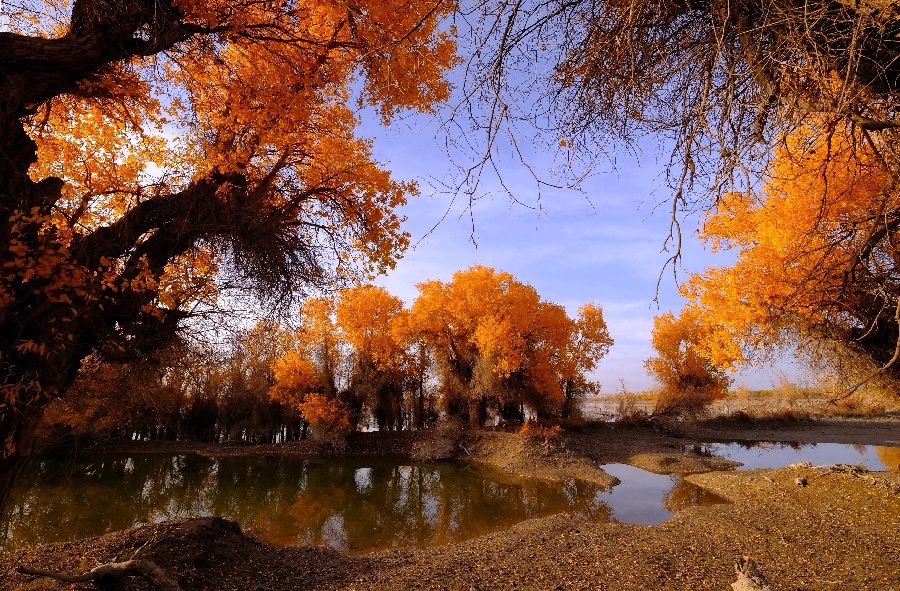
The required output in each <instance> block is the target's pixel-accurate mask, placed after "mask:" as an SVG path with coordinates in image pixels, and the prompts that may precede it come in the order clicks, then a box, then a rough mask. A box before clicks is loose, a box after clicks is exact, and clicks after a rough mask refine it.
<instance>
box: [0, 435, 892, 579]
mask: <svg viewBox="0 0 900 591" xmlns="http://www.w3.org/2000/svg"><path fill="white" fill-rule="evenodd" d="M370 435H371V436H365V437H363V436H360V437H358V438H357V439H356V440H354V439H353V438H351V440H350V441H348V442H347V445H346V447H344V448H343V449H342V450H339V453H341V454H345V455H400V456H410V457H412V456H414V455H415V454H416V452H417V451H418V450H421V449H422V447H423V443H424V444H427V446H426V447H428V448H430V449H441V445H437V444H435V443H434V442H430V443H429V442H423V440H422V437H423V434H414V433H404V434H394V435H391V434H370ZM898 438H900V422H897V421H896V420H894V421H882V420H876V421H821V422H820V421H804V422H801V423H788V422H771V421H770V422H753V423H746V422H744V423H739V422H728V421H717V422H713V423H707V424H701V425H685V424H669V425H657V426H656V427H655V428H649V427H645V426H632V427H612V426H606V425H604V426H600V427H597V428H590V429H585V430H582V431H575V432H570V433H567V434H566V435H565V436H564V437H561V438H559V439H558V440H553V441H550V442H543V441H540V440H528V441H526V440H523V439H522V438H521V437H518V436H517V435H515V434H511V433H493V432H488V433H467V434H464V435H463V436H462V438H461V439H460V440H459V441H456V444H458V448H457V450H456V452H455V453H458V454H459V455H460V456H462V457H465V458H467V459H471V460H477V461H481V462H484V463H487V464H491V465H494V466H497V467H500V468H503V469H504V470H507V471H508V472H511V473H515V474H525V475H532V476H540V477H544V478H554V479H572V478H578V479H584V480H591V481H594V482H598V483H604V482H609V479H610V478H611V477H609V476H608V475H606V473H605V472H603V471H602V469H601V468H600V467H599V465H600V464H603V463H620V462H621V463H629V464H632V465H636V466H638V467H642V468H645V469H650V470H653V471H656V472H662V473H666V472H677V473H682V474H693V475H692V476H688V477H687V479H688V480H689V481H691V482H693V483H695V484H697V485H699V486H702V487H704V488H706V489H708V490H710V491H712V492H714V493H715V494H717V495H719V496H721V497H723V498H725V499H727V500H728V501H729V502H728V503H725V504H720V505H714V506H708V507H689V508H687V509H685V510H682V511H681V512H679V513H678V514H677V515H676V516H675V517H674V518H672V519H670V520H669V521H667V522H665V523H663V524H661V525H657V526H653V527H646V526H637V525H626V524H617V523H591V522H586V521H582V520H580V519H578V518H576V517H574V516H571V515H565V514H563V515H556V516H552V517H547V518H542V519H533V520H530V521H526V522H523V523H520V524H518V525H516V526H515V527H512V528H510V529H508V530H505V531H501V532H497V533H494V534H490V535H487V536H482V537H480V538H476V539H473V540H469V541H466V542H462V543H459V544H453V545H447V546H440V547H435V548H429V549H424V550H415V551H413V550H392V551H385V552H378V553H374V554H367V555H362V556H345V555H341V554H340V553H337V552H335V551H332V550H330V549H325V548H319V547H317V548H310V547H289V548H282V547H275V546H271V545H268V544H266V543H263V542H261V541H259V540H257V539H255V538H253V537H252V536H247V535H245V534H243V533H242V532H241V531H240V529H239V528H238V527H237V526H236V525H235V524H233V523H231V522H226V521H224V520H216V519H209V518H207V519H200V520H188V521H181V522H171V523H169V524H161V525H156V526H152V527H145V528H140V529H136V530H129V531H126V532H117V533H113V534H109V535H106V536H102V537H99V538H93V539H91V540H84V541H80V542H77V543H70V544H60V545H53V546H37V547H31V548H25V549H22V550H18V551H15V552H11V553H8V554H6V555H4V556H2V557H0V589H15V590H25V589H29V590H30V589H68V588H72V587H70V586H69V585H67V584H62V583H56V582H53V581H49V580H47V579H34V578H32V577H29V576H24V575H19V574H15V572H14V568H15V566H17V565H19V564H27V565H29V566H32V567H38V568H52V569H56V570H62V571H66V572H76V571H80V570H86V569H89V568H91V567H93V566H95V565H96V564H99V563H102V562H106V561H110V560H115V559H122V558H127V557H128V556H130V554H131V553H132V552H133V551H134V549H136V548H137V547H140V546H141V545H143V544H145V543H146V542H147V541H148V540H150V541H151V543H150V544H149V545H148V546H147V548H148V549H147V551H146V552H147V555H148V556H150V557H151V558H152V559H154V560H155V561H156V562H158V563H159V564H160V565H161V566H162V567H163V568H164V569H165V570H166V571H167V572H169V573H171V574H172V575H173V576H174V577H176V578H177V579H178V580H179V582H180V583H181V586H182V588H183V589H210V590H212V589H241V590H245V589H251V590H256V589H259V590H267V589H272V590H288V589H419V588H421V589H463V590H470V589H483V590H487V589H610V590H614V589H625V590H630V589H634V590H638V589H660V590H662V589H684V590H688V589H691V590H694V589H722V590H728V589H730V583H731V582H733V581H734V580H735V576H734V566H733V565H734V563H735V561H736V560H737V557H738V556H739V555H740V553H741V552H745V553H748V554H750V555H751V556H752V557H753V558H754V559H755V560H756V561H757V562H758V563H759V565H760V568H761V569H762V571H763V572H764V573H765V575H766V576H767V577H768V578H769V581H770V583H772V584H773V585H774V586H775V588H776V589H779V590H784V591H787V590H791V591H794V590H800V589H802V590H813V589H816V590H818V589H879V590H882V589H883V590H897V591H900V545H898V544H897V542H896V532H897V531H898V530H900V472H883V473H881V472H870V473H866V472H859V471H852V470H843V471H840V470H838V471H836V470H826V469H815V468H810V467H792V468H785V469H780V470H767V471H762V470H754V471H727V472H722V471H718V472H708V471H709V470H711V469H713V470H716V469H720V468H723V467H725V466H726V464H722V460H716V459H714V458H708V457H703V456H699V455H697V454H693V453H692V452H691V451H690V449H691V446H690V445H689V444H690V443H691V442H692V441H696V440H700V439H702V440H705V441H712V440H716V441H758V440H769V441H800V442H842V443H862V444H870V445H892V444H893V445H897V440H898ZM443 443H446V442H443ZM134 447H135V448H137V447H140V448H142V449H140V450H139V449H132V450H131V451H144V452H148V451H154V450H155V451H158V452H161V453H170V452H171V451H176V448H178V449H177V451H188V449H186V448H190V451H193V452H195V453H210V454H213V455H222V453H221V452H222V451H223V449H222V447H221V446H201V445H188V446H185V445H183V444H164V445H156V446H146V445H143V446H137V445H136V446H134ZM119 449H120V450H121V448H119ZM443 449H448V448H447V446H444V447H443ZM110 451H113V450H112V449H110ZM226 451H228V453H239V454H245V453H246V454H259V453H264V454H271V453H290V454H296V455H307V454H309V455H321V454H322V453H324V452H327V451H328V450H327V449H324V448H323V447H322V446H316V445H315V444H311V443H307V442H304V443H303V444H297V445H295V444H291V445H288V446H266V447H262V448H261V447H253V448H245V447H239V446H234V447H229V448H228V450H226ZM214 452H217V453H214ZM701 472H705V473H701ZM797 478H805V479H806V482H807V483H808V486H798V485H797V484H796V479H797ZM74 588H76V589H79V588H90V587H88V586H87V585H81V584H79V585H76V586H75V587H74ZM125 588H126V589H148V588H149V587H147V586H146V584H145V583H143V582H141V581H131V582H129V583H127V584H126V586H125Z"/></svg>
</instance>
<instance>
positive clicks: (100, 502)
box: [0, 454, 715, 553]
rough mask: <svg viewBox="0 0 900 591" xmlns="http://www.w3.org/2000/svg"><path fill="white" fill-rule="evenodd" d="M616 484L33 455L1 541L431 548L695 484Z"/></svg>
mask: <svg viewBox="0 0 900 591" xmlns="http://www.w3.org/2000/svg"><path fill="white" fill-rule="evenodd" d="M604 468H605V469H606V468H608V469H609V471H610V473H612V474H614V475H616V476H618V477H619V478H620V479H621V480H622V484H620V485H618V486H616V487H613V489H611V490H609V489H604V488H602V487H599V486H597V485H593V484H589V483H585V482H577V481H573V482H569V483H553V482H548V481H543V480H537V479H516V478H511V477H509V476H508V475H507V474H504V473H501V472H497V471H492V470H489V469H485V468H482V467H478V466H473V465H468V464H462V463H453V462H440V463H424V464H412V465H401V464H398V463H396V462H390V461H386V460H330V459H329V460H311V459H303V458H291V457H259V456H245V457H227V458H218V459H215V458H206V457H202V456H197V455H193V454H191V455H178V456H157V455H146V456H140V455H139V456H131V457H124V456H113V455H103V456H81V457H79V458H77V459H69V458H41V459H38V460H35V461H34V462H32V464H31V465H30V466H29V468H28V469H27V470H26V472H25V473H24V474H23V475H22V477H21V478H20V479H19V481H18V483H17V486H16V488H15V489H14V491H13V494H12V498H11V499H10V503H9V505H8V507H9V510H8V511H7V512H6V514H5V515H4V519H3V521H2V522H0V546H4V547H5V548H6V549H12V548H15V547H21V546H26V545H31V544H40V543H56V542H62V541H69V540H75V539H81V538H87V537H92V536H96V535H101V534H103V533H106V532H110V531H116V530H121V529H126V528H129V527H134V526H137V525H141V524H146V523H153V522H159V521H164V520H167V519H171V518H174V517H185V516H193V515H200V516H203V515H219V516H222V517H227V518H229V519H233V520H235V521H237V522H238V523H240V524H241V526H242V527H244V528H245V529H250V530H253V531H255V532H256V534H257V535H258V536H259V537H260V538H262V539H264V540H266V541H268V542H271V543H274V544H280V545H294V544H313V545H317V544H327V545H329V546H331V547H333V548H335V549H338V550H342V551H345V552H350V553H360V552H369V551H372V550H377V549H381V548H391V547H427V546H432V545H438V544H444V543H449V542H457V541H461V540H465V539H468V538H472V537H475V536H479V535H482V534H484V533H488V532H491V531H498V530H501V529H505V528H508V527H511V526H512V525H514V524H516V523H518V522H520V521H523V520H525V519H529V518H533V517H541V516H547V515H552V514H555V513H560V512H573V513H575V514H577V515H579V516H581V517H583V518H585V519H589V520H597V521H619V522H625V523H640V524H647V525H650V524H655V523H660V522H662V521H665V520H666V519H668V518H669V517H671V516H672V515H673V514H674V513H675V512H676V511H677V510H678V509H680V508H682V507H683V506H685V505H689V504H707V503H709V502H714V501H715V499H713V497H712V495H709V494H708V493H705V492H704V491H703V490H702V489H700V488H698V487H695V486H693V485H690V484H688V483H685V482H682V481H681V480H679V479H673V478H670V477H668V476H659V475H656V474H650V473H649V472H645V471H643V470H639V469H637V468H633V467H631V466H624V465H613V466H604Z"/></svg>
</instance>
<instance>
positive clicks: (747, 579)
mask: <svg viewBox="0 0 900 591" xmlns="http://www.w3.org/2000/svg"><path fill="white" fill-rule="evenodd" d="M734 568H735V570H736V571H737V575H738V579H737V581H735V582H734V583H732V584H731V588H732V589H734V591H775V588H774V587H772V586H771V585H769V583H768V582H767V581H766V578H765V577H764V576H763V574H762V573H761V572H760V570H759V569H758V568H757V567H756V563H755V562H753V561H752V560H750V557H749V556H747V555H746V554H741V560H740V562H738V563H737V564H736V565H735V567H734Z"/></svg>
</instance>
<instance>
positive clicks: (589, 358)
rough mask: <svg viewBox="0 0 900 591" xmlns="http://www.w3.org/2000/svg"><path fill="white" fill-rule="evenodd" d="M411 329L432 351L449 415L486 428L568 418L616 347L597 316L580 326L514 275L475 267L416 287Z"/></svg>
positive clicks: (592, 313) (593, 312) (584, 313)
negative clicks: (526, 417) (498, 422)
mask: <svg viewBox="0 0 900 591" xmlns="http://www.w3.org/2000/svg"><path fill="white" fill-rule="evenodd" d="M418 288H419V297H418V298H416V301H415V302H414V303H413V307H412V311H411V315H412V321H411V322H412V324H413V325H414V326H415V327H416V329H417V331H418V333H419V334H420V335H421V338H422V339H423V341H424V342H425V343H427V345H428V347H429V348H430V350H431V352H432V355H433V357H434V359H435V364H436V367H437V369H438V374H439V379H440V382H441V390H442V394H443V396H444V401H445V404H446V406H447V409H448V411H449V412H450V413H451V414H459V415H462V416H465V417H467V418H468V420H469V422H470V423H471V424H472V425H475V426H478V425H482V424H484V422H485V420H486V419H487V418H488V414H489V412H494V413H497V414H499V415H501V416H505V417H506V418H508V419H518V420H521V419H522V417H523V414H524V411H525V410H526V408H527V409H528V410H530V411H531V412H534V413H537V414H539V415H556V414H559V413H561V412H565V408H566V407H565V404H566V402H569V406H571V400H572V398H574V397H575V396H577V395H578V394H579V393H584V392H586V391H589V390H590V388H591V385H590V383H589V380H588V379H587V377H586V376H585V373H586V372H588V371H590V370H591V369H593V368H594V367H595V364H596V363H597V362H598V361H599V359H600V358H601V357H602V356H603V355H605V354H606V352H607V351H608V350H609V347H610V346H611V345H612V339H611V338H610V336H609V333H608V331H607V329H606V324H605V323H604V322H603V315H602V311H601V310H600V308H598V307H595V306H593V305H588V306H585V307H583V308H582V309H581V312H580V316H579V319H578V320H572V319H571V318H569V317H568V315H567V314H566V312H565V310H564V309H563V308H562V307H561V306H559V305H557V304H552V303H549V302H544V301H541V299H540V296H539V295H538V293H537V291H536V290H535V289H534V288H533V287H531V286H530V285H526V284H524V283H521V282H520V281H517V280H516V279H515V277H513V276H512V275H510V274H509V273H504V272H495V271H494V269H493V268H491V267H484V266H480V265H476V266H474V267H471V268H469V269H467V270H465V271H457V272H456V273H454V274H453V280H452V281H451V282H450V283H443V282H441V281H428V282H425V283H422V284H420V285H419V286H418Z"/></svg>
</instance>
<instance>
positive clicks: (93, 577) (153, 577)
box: [17, 558, 181, 591]
mask: <svg viewBox="0 0 900 591" xmlns="http://www.w3.org/2000/svg"><path fill="white" fill-rule="evenodd" d="M17 570H18V571H19V572H20V573H22V574H23V575H33V576H36V577H47V578H50V579H56V580H57V581H62V582H63V583H84V582H87V581H94V583H99V584H101V585H104V584H111V583H115V582H118V581H120V580H122V579H123V578H125V577H135V576H137V577H143V578H144V579H146V580H147V582H148V583H150V584H151V585H153V588H154V589H157V591H181V587H179V586H178V583H176V582H175V581H174V580H172V579H171V578H169V576H168V575H167V574H166V573H165V572H164V571H163V569H161V568H159V566H157V564H156V563H155V562H151V561H149V560H143V559H140V558H139V559H137V560H126V561H125V562H110V563H108V564H101V565H100V566H98V567H97V568H94V569H91V570H89V571H88V572H86V573H82V574H80V575H65V574H62V573H55V572H52V571H47V570H40V569H36V568H28V567H26V566H20V567H19V568H18V569H17Z"/></svg>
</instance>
